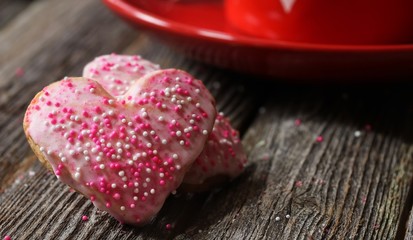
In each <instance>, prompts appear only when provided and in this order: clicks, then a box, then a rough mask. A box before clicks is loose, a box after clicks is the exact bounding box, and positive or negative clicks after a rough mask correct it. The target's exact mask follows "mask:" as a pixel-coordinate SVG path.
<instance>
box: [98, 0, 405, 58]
mask: <svg viewBox="0 0 413 240" xmlns="http://www.w3.org/2000/svg"><path fill="white" fill-rule="evenodd" d="M103 2H104V3H105V4H106V5H107V6H108V7H109V8H110V9H112V10H113V11H115V12H116V13H118V14H120V15H121V16H123V17H126V18H127V19H129V20H132V21H133V22H135V23H138V24H140V25H143V26H146V27H148V28H152V29H158V30H161V31H164V32H169V33H173V34H179V35H185V36H188V37H193V38H201V39H204V40H207V41H212V42H218V43H223V44H228V45H242V46H247V47H256V48H266V49H291V50H299V51H318V52H396V51H400V52H404V51H411V50H413V43H412V44H395V45H329V44H309V43H298V42H287V41H274V40H267V39H262V38H255V37H249V36H242V35H237V36H234V35H231V34H228V33H226V32H218V31H213V30H209V29H200V28H197V27H194V26H191V25H188V24H182V23H179V22H175V21H171V20H170V19H166V18H162V17H161V16H158V15H156V14H153V13H151V12H148V11H145V10H144V9H140V8H138V7H136V6H134V5H133V4H130V3H128V2H127V0H103Z"/></svg>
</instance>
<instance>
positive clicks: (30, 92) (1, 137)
mask: <svg viewBox="0 0 413 240" xmlns="http://www.w3.org/2000/svg"><path fill="white" fill-rule="evenodd" d="M6 2H7V3H9V4H6V5H7V7H6V8H7V9H8V10H9V11H10V12H8V13H5V11H6V10H4V9H1V8H0V42H1V44H0V129H1V131H0V238H3V237H4V236H5V235H10V236H11V237H12V239H172V238H173V239H308V240H309V239H402V238H403V237H405V238H406V239H413V237H412V232H413V231H412V229H413V223H412V222H413V220H412V219H413V215H410V216H409V212H410V211H411V209H412V204H413V189H412V188H411V185H412V183H413V178H412V173H413V171H412V170H413V160H412V157H413V145H412V140H413V131H412V126H411V125H412V124H411V122H413V118H412V117H413V107H412V106H413V100H412V99H411V93H410V91H409V90H411V89H412V87H413V86H412V84H409V83H398V84H392V85H390V84H389V85H382V86H333V85H331V86H315V85H312V86H311V85H300V86H298V85H286V84H280V83H276V82H262V81H260V79H259V78H256V77H251V76H242V75H238V74H235V73H232V72H227V71H224V70H220V69H216V68H213V67H211V66H207V65H204V64H201V63H198V62H195V61H192V60H189V59H187V58H185V57H183V56H182V55H180V54H178V53H175V52H174V51H173V50H171V49H169V48H167V47H165V46H164V45H163V44H162V43H160V42H158V41H157V40H155V39H154V38H151V37H148V35H145V34H141V32H139V31H135V30H134V29H132V28H131V27H129V26H128V25H126V24H124V23H123V22H122V21H121V20H119V19H118V18H117V17H116V16H114V15H113V14H111V13H110V12H109V11H108V10H106V9H105V8H104V7H103V5H102V4H101V3H100V2H99V1H94V0H72V1H61V0H38V1H23V0H20V1H9V0H5V1H4V2H1V3H0V7H1V6H6V5H5V3H6ZM10 13H14V15H13V16H12V15H10ZM17 13H18V14H17ZM110 52H121V53H128V54H141V55H142V56H143V57H145V58H148V59H149V60H152V61H154V62H158V63H159V64H161V66H162V67H163V68H169V67H175V68H181V69H184V70H187V71H189V72H190V73H191V74H193V75H194V76H196V77H197V78H199V79H201V80H203V81H204V83H205V84H206V85H207V87H208V88H209V89H210V90H211V92H212V93H213V95H214V96H216V98H217V105H218V108H219V110H220V111H223V112H225V114H227V115H228V116H229V117H230V118H231V120H232V122H233V124H234V126H236V127H237V128H239V129H241V133H242V134H243V135H244V139H243V143H244V146H245V148H246V150H247V152H248V155H249V159H250V161H251V163H250V164H249V166H248V168H247V169H246V171H245V173H244V174H243V175H242V176H241V177H239V178H238V179H236V180H235V181H233V182H231V183H228V184H227V185H225V186H223V187H222V188H221V189H216V190H214V191H210V192H205V193H200V194H185V193H182V192H180V191H178V194H176V195H174V196H171V197H169V198H168V200H167V201H166V203H165V205H164V207H163V208H162V210H161V212H160V213H159V215H158V216H157V217H156V218H155V219H154V221H153V223H152V224H150V225H147V226H145V227H142V228H135V227H131V226H124V225H121V224H119V223H117V222H116V221H115V220H114V219H113V218H111V217H110V216H109V215H108V214H106V213H104V212H101V211H98V210H97V209H96V208H94V207H93V205H92V204H91V202H90V201H89V200H87V199H85V198H84V197H82V196H81V195H79V194H78V193H76V192H73V191H71V190H70V189H69V188H68V187H67V186H65V185H64V184H62V183H60V182H59V181H58V180H57V179H56V178H55V177H54V176H53V175H52V174H50V173H49V172H47V170H46V169H45V168H43V167H42V166H41V165H40V164H39V163H38V161H37V160H36V158H35V157H34V156H33V153H32V152H31V150H30V148H29V146H28V144H27V142H26V139H25V137H24V133H23V131H22V127H21V122H22V117H23V114H24V111H25V108H26V106H27V105H28V103H29V102H30V100H31V98H32V97H33V96H34V95H35V93H36V92H38V91H39V90H40V89H41V88H42V87H44V86H45V85H47V84H49V83H51V82H53V81H56V80H59V79H61V78H63V77H64V76H65V75H69V76H76V75H80V73H81V69H82V68H83V66H84V64H85V63H87V62H89V61H90V60H92V59H93V57H95V56H98V55H101V54H106V53H110ZM17 68H22V69H24V75H23V76H19V75H16V69H17ZM297 119H299V120H300V121H301V124H297V121H296V120H297ZM319 136H322V139H321V138H319V141H317V137H319ZM83 215H86V216H88V217H89V221H86V222H84V221H81V217H82V216H83ZM287 215H289V217H288V218H287ZM409 218H410V220H409ZM166 224H171V225H172V229H171V230H167V229H166V227H165V226H166Z"/></svg>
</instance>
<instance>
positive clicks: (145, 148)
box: [25, 69, 215, 224]
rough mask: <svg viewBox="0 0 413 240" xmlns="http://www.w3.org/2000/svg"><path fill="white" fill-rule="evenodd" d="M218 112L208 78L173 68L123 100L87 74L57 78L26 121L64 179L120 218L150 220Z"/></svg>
mask: <svg viewBox="0 0 413 240" xmlns="http://www.w3.org/2000/svg"><path fill="white" fill-rule="evenodd" d="M214 113H215V106H214V100H213V97H212V96H211V95H210V93H209V92H208V91H207V89H206V88H205V86H204V85H203V84H202V82H201V81H199V80H195V79H194V78H193V77H192V76H191V75H189V74H187V73H185V72H183V71H178V70H173V69H169V70H162V71H155V72H152V73H150V74H148V75H145V77H143V78H141V79H140V80H138V81H136V82H135V83H134V84H133V85H131V86H130V89H129V90H128V91H127V92H126V94H124V95H122V96H118V97H116V98H115V97H113V96H111V95H110V94H108V93H107V92H106V91H105V90H104V88H103V87H102V86H101V85H100V84H99V83H97V82H95V81H93V80H90V79H86V78H73V79H70V78H69V79H66V80H62V81H59V82H56V83H53V84H51V85H49V86H48V87H45V88H44V89H43V90H42V91H41V92H40V93H39V95H38V96H37V98H35V99H34V100H33V101H32V103H31V105H30V106H29V108H28V110H27V112H26V115H25V124H27V126H28V127H27V134H28V135H30V137H31V138H32V139H33V141H34V142H35V143H36V144H37V145H38V147H39V150H40V151H41V152H42V155H43V157H44V158H45V159H46V160H47V161H49V162H50V164H51V166H52V168H53V170H54V172H55V174H56V176H57V177H58V178H59V179H60V180H61V181H62V182H64V183H66V184H68V185H70V186H71V187H73V188H74V189H76V190H77V191H79V192H81V193H82V194H84V195H85V196H87V197H88V198H89V199H90V200H91V201H92V202H93V203H94V205H95V206H96V207H98V208H99V209H101V210H104V211H107V212H109V213H110V214H111V215H112V216H114V217H115V218H117V219H118V220H119V221H120V222H124V223H129V224H143V223H146V222H148V221H150V220H151V219H152V218H153V216H154V215H155V214H156V213H157V212H158V211H159V209H160V208H161V207H162V205H163V203H164V201H165V199H166V197H167V196H168V195H169V194H170V193H171V192H172V191H174V190H175V189H176V188H177V187H178V186H179V185H180V184H181V182H182V179H183V177H184V174H185V172H186V171H187V170H188V168H189V167H190V166H191V165H192V163H193V162H194V161H195V159H196V157H197V156H198V155H199V154H200V152H201V151H202V149H203V146H204V144H205V141H206V140H207V136H208V135H207V134H205V133H209V132H210V131H211V130H212V126H213V123H214V119H215V114H214ZM186 133H189V134H186ZM182 143H183V144H182Z"/></svg>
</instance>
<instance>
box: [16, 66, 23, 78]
mask: <svg viewBox="0 0 413 240" xmlns="http://www.w3.org/2000/svg"><path fill="white" fill-rule="evenodd" d="M23 75H24V69H23V68H21V67H19V68H17V69H16V76H17V77H22V76H23Z"/></svg>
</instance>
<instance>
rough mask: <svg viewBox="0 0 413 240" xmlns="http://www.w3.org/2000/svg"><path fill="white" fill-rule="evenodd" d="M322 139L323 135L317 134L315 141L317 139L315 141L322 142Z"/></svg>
mask: <svg viewBox="0 0 413 240" xmlns="http://www.w3.org/2000/svg"><path fill="white" fill-rule="evenodd" d="M323 140H324V138H323V136H318V137H317V138H316V141H317V142H322V141H323Z"/></svg>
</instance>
